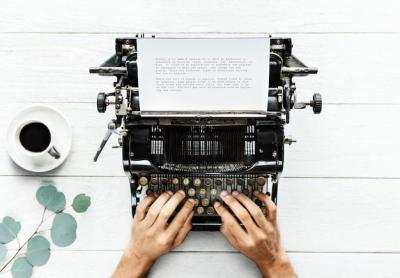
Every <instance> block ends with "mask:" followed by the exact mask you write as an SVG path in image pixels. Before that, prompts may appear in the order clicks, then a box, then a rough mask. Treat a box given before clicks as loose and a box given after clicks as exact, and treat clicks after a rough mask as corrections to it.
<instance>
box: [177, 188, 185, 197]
mask: <svg viewBox="0 0 400 278" xmlns="http://www.w3.org/2000/svg"><path fill="white" fill-rule="evenodd" d="M178 192H179V193H180V194H182V195H183V196H185V195H186V194H185V191H183V190H182V189H181V190H179V191H178Z"/></svg>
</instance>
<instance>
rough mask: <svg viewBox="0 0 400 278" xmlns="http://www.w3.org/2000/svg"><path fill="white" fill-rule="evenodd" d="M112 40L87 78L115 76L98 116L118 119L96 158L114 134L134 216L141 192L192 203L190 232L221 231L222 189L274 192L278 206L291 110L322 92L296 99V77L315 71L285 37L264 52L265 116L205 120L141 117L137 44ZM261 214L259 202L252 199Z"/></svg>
mask: <svg viewBox="0 0 400 278" xmlns="http://www.w3.org/2000/svg"><path fill="white" fill-rule="evenodd" d="M141 37H142V35H137V36H136V37H131V38H117V39H116V44H115V49H116V53H115V55H113V56H112V57H111V58H109V59H108V60H107V61H106V62H104V63H103V64H102V65H101V66H100V67H94V68H91V69H90V72H91V73H96V74H100V75H106V76H107V75H112V76H115V77H116V82H115V83H114V91H112V92H110V93H99V94H98V97H97V109H98V112H101V113H103V112H105V111H106V109H107V108H108V107H109V106H110V105H113V106H114V107H115V119H112V120H111V121H110V123H109V125H108V130H107V134H106V136H105V138H104V140H103V142H102V144H101V147H100V148H99V150H98V152H97V154H96V159H97V157H99V155H100V152H101V150H102V148H103V147H104V145H105V144H106V141H107V140H108V138H109V137H110V136H111V134H114V133H116V134H117V135H118V136H119V147H122V161H123V167H124V170H125V172H126V174H127V176H128V178H129V182H130V187H131V193H132V213H133V214H135V210H136V206H137V204H138V203H139V202H140V201H141V199H142V198H143V197H144V196H146V195H151V194H155V193H157V194H159V193H161V192H164V191H167V190H170V191H173V192H176V191H178V190H180V189H182V190H184V191H185V192H186V196H187V198H189V197H190V198H193V199H194V200H195V202H196V206H195V208H194V218H193V230H218V229H219V226H220V224H221V223H220V218H219V217H218V215H217V214H216V212H215V210H214V208H213V204H214V202H215V201H221V200H220V196H219V195H220V192H221V191H222V190H227V191H228V192H232V191H233V190H237V191H239V192H243V193H244V194H246V195H247V196H248V197H249V198H251V199H253V200H255V199H254V197H253V194H252V193H253V192H254V191H255V190H259V191H262V192H264V193H268V194H270V195H271V198H272V200H273V201H274V202H275V203H277V193H278V182H279V176H280V174H281V173H282V170H283V164H284V146H285V145H286V144H289V145H290V144H291V143H293V142H295V140H293V139H291V137H289V136H285V134H284V126H285V124H288V123H289V121H290V111H291V110H292V109H303V108H305V107H307V106H310V107H312V109H313V112H314V113H316V114H318V113H320V112H321V110H322V99H321V95H319V94H314V96H313V99H312V100H311V101H309V102H299V101H297V98H296V85H295V83H294V82H293V77H297V76H306V75H309V74H315V73H317V69H316V68H312V67H307V66H305V65H304V64H303V63H302V62H301V61H300V60H298V59H297V58H296V57H295V56H293V55H292V47H293V45H292V41H291V39H290V38H271V39H270V53H269V91H268V99H266V100H265V101H266V102H268V111H260V113H259V114H258V115H251V113H242V114H240V113H236V115H232V114H229V113H224V114H221V115H220V116H219V117H208V116H207V113H203V112H202V111H198V113H196V115H195V116H190V115H186V114H184V115H179V111H177V112H176V113H170V114H163V115H162V117H160V115H159V113H158V112H157V111H154V112H153V113H147V115H146V116H145V117H144V115H142V112H141V111H140V84H139V82H138V64H137V57H138V50H137V40H138V39H140V38H141ZM256 202H257V204H258V205H259V206H260V208H261V209H262V210H265V208H264V206H263V204H261V203H260V202H258V201H256Z"/></svg>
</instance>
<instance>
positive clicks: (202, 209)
mask: <svg viewBox="0 0 400 278" xmlns="http://www.w3.org/2000/svg"><path fill="white" fill-rule="evenodd" d="M196 211H197V213H198V214H203V213H204V208H203V207H197V210H196Z"/></svg>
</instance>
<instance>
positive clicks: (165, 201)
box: [113, 190, 194, 277]
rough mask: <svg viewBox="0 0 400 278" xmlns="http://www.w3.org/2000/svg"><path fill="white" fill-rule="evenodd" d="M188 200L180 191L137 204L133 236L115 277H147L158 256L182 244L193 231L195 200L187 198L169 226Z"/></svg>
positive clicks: (150, 198) (149, 198)
mask: <svg viewBox="0 0 400 278" xmlns="http://www.w3.org/2000/svg"><path fill="white" fill-rule="evenodd" d="M184 198H185V192H184V191H182V190H180V191H178V192H177V193H175V194H173V193H172V192H170V191H168V192H164V193H163V194H161V195H160V196H159V197H158V198H156V197H155V196H147V197H146V198H144V199H143V200H142V201H141V202H140V203H139V205H138V207H137V209H136V214H135V217H134V219H133V227H132V237H131V240H130V242H129V245H128V247H127V248H126V250H125V252H124V255H123V258H122V260H121V262H120V264H119V266H118V267H117V270H116V272H115V274H114V276H113V277H145V275H146V273H147V272H148V271H149V269H150V267H151V266H152V265H153V263H154V262H155V261H156V260H157V258H158V257H160V256H161V255H163V254H165V253H167V252H168V251H170V250H172V249H174V248H175V247H177V246H178V245H180V244H181V243H182V242H183V241H184V239H185V238H186V236H187V234H188V233H189V231H190V230H191V228H192V221H191V220H192V216H193V212H192V211H193V206H194V200H193V199H188V200H187V201H186V202H185V203H184V205H183V206H182V208H181V209H180V211H179V212H178V213H177V214H176V216H175V217H174V219H173V220H172V222H171V223H170V224H168V223H167V221H168V219H169V218H170V217H171V215H172V214H173V212H174V211H175V210H176V208H177V207H178V205H179V204H180V203H181V202H182V201H183V199H184Z"/></svg>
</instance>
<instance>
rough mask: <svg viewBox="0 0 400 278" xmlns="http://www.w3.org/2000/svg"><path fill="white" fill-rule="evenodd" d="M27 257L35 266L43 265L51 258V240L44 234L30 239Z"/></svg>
mask: <svg viewBox="0 0 400 278" xmlns="http://www.w3.org/2000/svg"><path fill="white" fill-rule="evenodd" d="M26 258H27V259H28V261H29V263H30V264H31V265H33V266H42V265H45V264H46V263H47V261H48V260H49V258H50V242H49V241H48V240H47V239H46V238H45V237H43V236H35V237H34V238H31V239H30V240H29V241H28V248H27V252H26Z"/></svg>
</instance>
